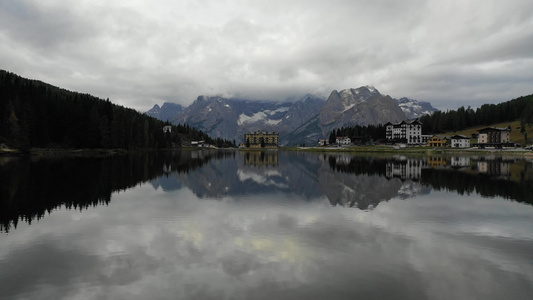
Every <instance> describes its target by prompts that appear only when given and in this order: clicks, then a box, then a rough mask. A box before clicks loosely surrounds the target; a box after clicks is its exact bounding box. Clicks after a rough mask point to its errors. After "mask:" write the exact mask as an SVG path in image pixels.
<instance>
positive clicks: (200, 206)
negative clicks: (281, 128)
mask: <svg viewBox="0 0 533 300" xmlns="http://www.w3.org/2000/svg"><path fill="white" fill-rule="evenodd" d="M0 184H1V187H0V196H1V199H0V298H2V299H531V297H532V295H533V206H532V203H533V164H532V162H531V161H527V160H523V159H521V158H505V157H499V156H489V157H476V156H461V157H446V156H441V157H430V156H420V157H406V156H361V155H358V156H354V155H350V154H322V153H321V154H316V153H287V152H279V153H278V152H246V153H240V152H236V151H235V152H232V151H228V152H207V151H203V152H195V151H188V152H174V153H152V154H135V155H121V156H115V157H112V158H79V157H61V158H58V157H53V158H31V159H30V158H6V157H4V158H0Z"/></svg>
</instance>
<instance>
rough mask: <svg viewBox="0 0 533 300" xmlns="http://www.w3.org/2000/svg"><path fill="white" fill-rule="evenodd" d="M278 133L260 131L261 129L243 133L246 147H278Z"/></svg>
mask: <svg viewBox="0 0 533 300" xmlns="http://www.w3.org/2000/svg"><path fill="white" fill-rule="evenodd" d="M278 142H279V133H277V132H262V131H261V130H259V131H255V132H254V133H246V134H245V135H244V145H245V147H246V148H269V149H271V148H278Z"/></svg>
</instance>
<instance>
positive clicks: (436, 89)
mask: <svg viewBox="0 0 533 300" xmlns="http://www.w3.org/2000/svg"><path fill="white" fill-rule="evenodd" d="M0 69H5V70H8V71H11V72H14V73H16V74H18V75H21V76H23V77H28V78H32V79H38V80H42V81H45V82H48V83H50V84H53V85H56V86H59V87H63V88H66V89H69V90H74V91H79V92H83V93H89V94H92V95H95V96H98V97H101V98H110V100H111V101H112V102H114V103H117V104H120V105H124V106H128V107H133V108H135V109H138V110H141V111H146V110H148V109H150V108H151V107H152V106H153V105H154V104H156V103H158V104H162V103H163V102H165V101H168V102H175V103H180V104H183V105H188V104H190V103H192V102H193V101H194V100H195V99H196V98H197V96H199V95H223V96H226V97H241V98H251V99H263V100H284V99H286V98H288V97H295V96H296V97H297V96H303V95H304V94H306V93H314V94H318V95H321V96H324V97H327V96H328V95H329V93H330V92H331V91H332V90H333V89H336V90H342V89H346V88H357V87H360V86H363V85H372V86H375V87H376V88H377V89H378V90H379V91H380V92H381V93H382V94H387V95H390V96H391V97H394V98H400V97H410V98H414V99H417V100H423V101H430V102H431V103H432V104H433V106H435V107H437V108H439V109H447V108H450V109H455V108H457V107H459V106H461V105H464V106H468V105H470V106H473V107H477V106H479V105H481V104H483V103H487V102H489V103H498V102H501V101H506V100H510V99H513V98H516V97H519V96H523V95H529V94H532V93H533V1H531V0H506V1H501V0H480V1H474V0H457V1H451V0H447V1H441V0H438V1H422V0H402V1H393V0H368V1H363V0H357V1H356V0H345V1H343V0H325V1H318V0H280V1H278V0H265V1H249V0H242V1H239V0H236V1H233V0H227V1H225V0H224V1H223V0H217V1H204V0H191V1H184V0H179V1H176V0H168V1H167V0H161V1H147V0H146V1H143V0H113V1H109V0H84V1H67V0H47V1H37V0H17V1H15V0H0Z"/></svg>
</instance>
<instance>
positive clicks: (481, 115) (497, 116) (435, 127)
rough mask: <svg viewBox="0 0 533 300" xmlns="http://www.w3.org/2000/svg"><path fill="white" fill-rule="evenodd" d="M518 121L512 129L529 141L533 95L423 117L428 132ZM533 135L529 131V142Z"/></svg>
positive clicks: (454, 130)
mask: <svg viewBox="0 0 533 300" xmlns="http://www.w3.org/2000/svg"><path fill="white" fill-rule="evenodd" d="M516 120H518V122H519V124H518V126H513V127H512V130H513V131H516V130H518V132H520V133H521V134H522V135H523V136H524V137H523V139H524V142H526V135H525V134H526V133H527V129H528V128H531V126H532V125H533V95H529V96H522V97H518V98H516V99H513V100H509V101H506V102H502V103H499V104H484V105H482V106H481V107H480V108H477V109H475V110H474V109H472V108H470V107H467V108H465V107H459V108H458V109H457V110H449V111H446V112H442V111H436V112H434V113H433V114H431V115H425V116H423V117H421V118H420V121H421V122H422V124H423V127H422V131H423V133H424V134H438V133H445V132H459V131H462V130H465V129H467V128H477V127H487V126H491V125H493V124H498V123H500V124H509V123H512V122H515V121H516ZM503 127H507V125H505V126H503ZM516 127H518V129H517V128H516ZM531 138H533V136H531V135H529V134H527V143H528V144H531V143H532V140H531ZM515 142H517V141H515ZM521 144H522V143H521Z"/></svg>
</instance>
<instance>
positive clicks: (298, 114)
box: [173, 95, 324, 141]
mask: <svg viewBox="0 0 533 300" xmlns="http://www.w3.org/2000/svg"><path fill="white" fill-rule="evenodd" d="M323 103H324V100H322V99H320V98H318V97H315V96H312V95H307V96H306V97H304V98H302V99H301V100H299V101H297V102H294V103H288V102H285V103H278V102H264V101H263V102H257V101H248V100H240V99H226V98H222V97H205V96H200V97H198V99H197V100H196V101H194V103H193V104H191V105H190V106H189V107H187V108H186V109H184V110H183V111H182V112H180V113H178V114H177V115H176V116H175V117H174V118H173V123H175V124H178V123H181V124H183V123H187V124H189V125H191V126H194V127H196V128H198V129H201V130H203V131H205V132H206V133H207V134H208V135H210V136H212V137H222V138H225V139H235V140H237V141H241V140H242V137H243V136H244V134H245V133H246V132H253V131H257V130H262V131H275V132H279V133H280V135H283V134H286V133H288V132H290V131H292V130H294V128H296V127H297V126H299V125H300V124H301V123H302V122H305V120H306V118H308V116H309V115H316V114H317V113H318V111H319V110H320V108H322V105H323Z"/></svg>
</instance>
